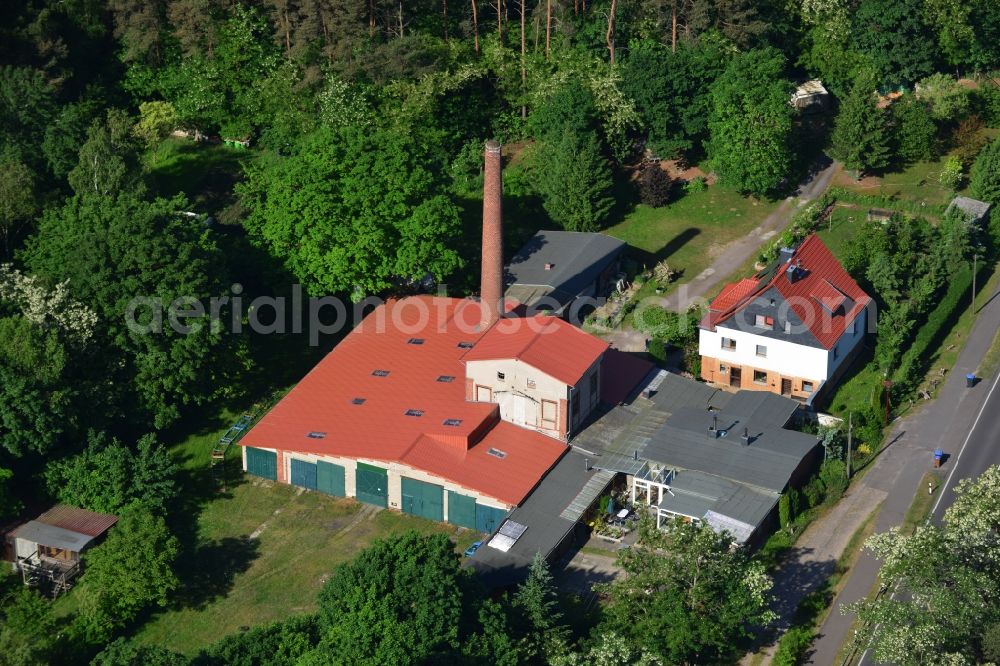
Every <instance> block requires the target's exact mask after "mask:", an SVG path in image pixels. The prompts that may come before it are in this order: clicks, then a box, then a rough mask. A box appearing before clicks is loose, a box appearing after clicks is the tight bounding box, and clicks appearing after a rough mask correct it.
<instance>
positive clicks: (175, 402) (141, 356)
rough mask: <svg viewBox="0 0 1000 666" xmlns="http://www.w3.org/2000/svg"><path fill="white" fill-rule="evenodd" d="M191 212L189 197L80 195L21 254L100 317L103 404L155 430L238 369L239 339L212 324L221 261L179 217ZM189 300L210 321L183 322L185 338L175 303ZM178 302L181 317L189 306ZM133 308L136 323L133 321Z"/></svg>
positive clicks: (198, 230)
mask: <svg viewBox="0 0 1000 666" xmlns="http://www.w3.org/2000/svg"><path fill="white" fill-rule="evenodd" d="M187 208H188V202H187V200H186V199H185V198H184V197H175V198H173V199H154V200H151V201H149V200H145V199H143V198H142V197H141V196H140V195H139V194H137V193H134V192H124V193H121V194H119V195H118V196H116V197H97V196H89V195H88V196H81V195H78V196H75V197H73V198H71V199H69V200H67V202H66V203H65V205H63V206H62V207H59V208H50V209H48V210H47V211H46V212H45V214H44V215H43V216H42V218H41V220H40V222H39V226H38V232H37V233H36V235H35V236H34V237H32V238H31V239H30V240H29V242H28V248H27V250H26V252H25V259H26V261H27V264H28V266H29V267H30V268H31V269H32V271H33V272H34V273H36V274H37V275H39V276H42V277H43V278H45V279H47V280H50V281H53V282H61V281H64V280H68V281H69V288H70V290H71V292H72V294H73V295H74V296H75V297H76V298H77V299H79V300H81V301H83V302H86V303H87V304H88V305H90V306H91V307H92V308H93V309H94V310H96V311H97V314H98V316H99V320H100V322H99V329H100V335H99V336H97V339H98V340H99V343H100V344H101V345H102V347H101V348H102V350H103V352H102V353H103V354H104V355H105V358H106V359H107V365H106V367H105V368H104V369H102V373H103V378H104V380H105V381H104V382H102V384H101V386H102V387H103V388H102V389H101V390H102V391H104V392H106V393H105V395H103V396H102V397H104V398H105V399H107V400H109V401H110V405H111V406H112V407H113V406H119V407H120V408H126V407H128V408H130V409H136V410H138V412H139V414H143V415H147V416H148V419H149V420H150V421H152V423H153V424H154V425H155V426H156V427H163V426H165V425H167V424H168V423H170V422H172V421H173V420H174V419H176V418H177V417H178V415H179V413H180V409H181V406H182V405H185V404H201V403H203V402H204V401H205V400H207V399H208V398H209V397H211V396H212V395H214V394H216V392H217V391H218V390H219V386H220V382H219V381H218V380H219V379H221V378H222V377H226V376H228V375H227V373H230V372H234V371H235V370H236V368H235V367H234V366H235V364H236V363H238V362H241V361H240V358H241V354H240V351H239V350H240V349H241V345H242V342H241V341H240V340H238V339H237V338H234V337H233V336H227V335H223V333H222V332H221V331H220V330H218V328H217V327H215V326H212V325H211V322H210V321H209V314H208V309H209V308H208V305H209V304H208V303H207V300H208V298H209V297H210V296H215V295H219V294H221V293H222V292H223V289H224V287H223V285H224V284H225V278H226V270H225V267H226V262H225V258H224V257H223V255H222V254H221V252H220V251H219V249H218V247H217V246H216V244H215V243H214V241H213V240H212V236H211V234H210V232H208V231H206V230H205V229H204V228H203V227H202V226H201V225H200V224H199V223H198V222H196V221H192V220H190V219H189V218H187V217H184V216H182V215H179V214H178V212H180V211H184V210H187ZM191 298H195V299H201V302H202V305H203V308H204V310H205V314H203V315H202V316H192V317H190V318H184V319H178V322H179V323H180V324H182V325H183V326H184V327H187V332H186V333H185V332H184V330H185V329H184V328H176V329H175V327H173V326H171V325H170V321H169V312H170V306H171V304H173V303H175V301H177V299H191ZM136 299H141V300H139V301H137V300H136ZM178 303H179V307H177V308H175V311H177V310H184V309H186V308H187V305H184V303H185V301H179V302H178ZM187 303H188V304H190V302H189V301H187ZM161 308H162V309H161ZM130 311H131V312H132V313H133V314H134V315H135V323H136V324H138V326H131V325H129V324H128V323H127V321H126V319H127V317H128V315H129V313H130ZM227 311H228V309H227V308H223V309H222V312H223V313H225V312H227ZM157 313H159V314H157ZM157 316H159V317H161V324H162V326H157V325H156V319H155V318H156V317H157ZM223 316H225V314H224V315H223ZM156 329H159V332H157V330H156Z"/></svg>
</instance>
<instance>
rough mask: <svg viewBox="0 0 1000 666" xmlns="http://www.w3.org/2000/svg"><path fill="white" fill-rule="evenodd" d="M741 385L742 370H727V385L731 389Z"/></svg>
mask: <svg viewBox="0 0 1000 666" xmlns="http://www.w3.org/2000/svg"><path fill="white" fill-rule="evenodd" d="M742 383H743V369H742V368H729V385H730V386H732V387H733V388H739V387H740V385H741V384H742Z"/></svg>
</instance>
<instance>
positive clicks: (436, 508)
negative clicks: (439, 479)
mask: <svg viewBox="0 0 1000 666" xmlns="http://www.w3.org/2000/svg"><path fill="white" fill-rule="evenodd" d="M400 485H401V488H400V489H401V490H402V492H403V511H404V512H405V513H411V514H413V515H414V516H421V517H423V518H429V519H430V520H438V521H440V520H444V488H442V487H441V486H438V485H435V484H433V483H427V482H426V481H417V480H416V479H408V478H406V477H405V476H404V477H403V479H402V483H401V484H400Z"/></svg>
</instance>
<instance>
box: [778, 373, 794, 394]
mask: <svg viewBox="0 0 1000 666" xmlns="http://www.w3.org/2000/svg"><path fill="white" fill-rule="evenodd" d="M791 394H792V380H791V379H785V378H784V377H782V379H781V395H791Z"/></svg>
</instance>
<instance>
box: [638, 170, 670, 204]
mask: <svg viewBox="0 0 1000 666" xmlns="http://www.w3.org/2000/svg"><path fill="white" fill-rule="evenodd" d="M672 189H673V183H672V182H671V180H670V176H669V175H667V172H666V171H664V170H663V169H661V168H660V165H659V164H658V163H652V162H649V163H647V164H646V165H645V166H643V167H642V173H641V174H640V175H639V199H640V200H641V201H642V203H644V204H646V205H647V206H652V207H653V208H659V207H661V206H666V205H667V204H668V203H669V202H670V191H671V190H672Z"/></svg>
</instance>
